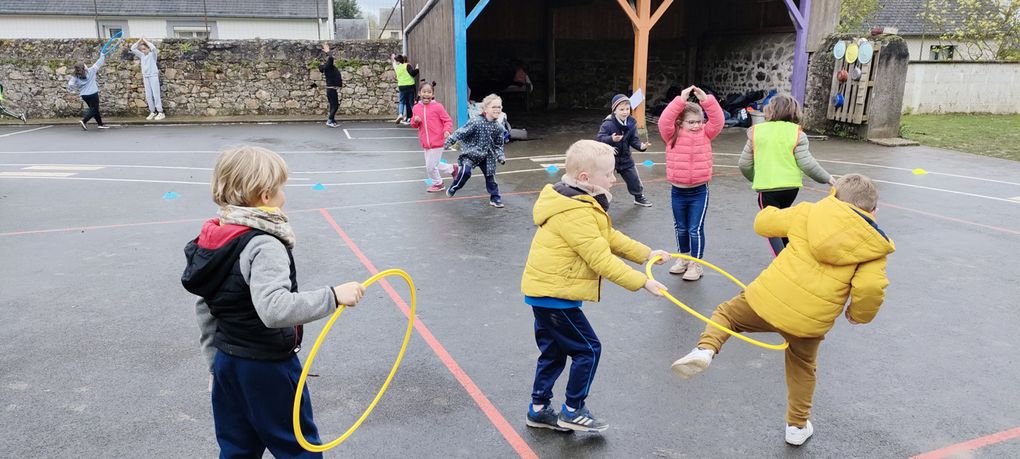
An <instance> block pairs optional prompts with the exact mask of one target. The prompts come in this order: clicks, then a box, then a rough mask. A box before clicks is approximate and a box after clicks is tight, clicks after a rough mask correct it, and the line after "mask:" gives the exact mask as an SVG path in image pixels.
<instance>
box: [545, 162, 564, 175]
mask: <svg viewBox="0 0 1020 459" xmlns="http://www.w3.org/2000/svg"><path fill="white" fill-rule="evenodd" d="M545 170H546V172H548V173H550V174H555V173H557V172H559V170H560V168H558V167H556V165H555V164H553V165H550V166H549V167H547V168H545Z"/></svg>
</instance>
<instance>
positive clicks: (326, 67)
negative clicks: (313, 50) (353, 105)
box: [319, 43, 344, 127]
mask: <svg viewBox="0 0 1020 459" xmlns="http://www.w3.org/2000/svg"><path fill="white" fill-rule="evenodd" d="M322 52H323V53H326V62H323V63H322V64H319V71H320V72H322V74H323V76H325V77H326V100H327V101H328V102H329V118H326V126H329V127H336V111H337V109H339V108H340V94H339V93H340V88H342V87H343V86H344V79H343V76H342V75H341V74H340V69H338V68H336V64H334V63H333V55H332V54H330V53H329V43H323V44H322Z"/></svg>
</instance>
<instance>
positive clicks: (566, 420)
mask: <svg viewBox="0 0 1020 459" xmlns="http://www.w3.org/2000/svg"><path fill="white" fill-rule="evenodd" d="M556 425H558V426H560V427H566V428H568V429H570V430H577V431H579V432H603V431H605V430H606V429H608V428H609V424H606V423H605V422H603V421H599V420H598V419H595V415H593V414H591V411H588V407H583V408H579V409H578V410H577V411H567V405H566V404H563V407H562V408H560V415H559V417H557V419H556Z"/></svg>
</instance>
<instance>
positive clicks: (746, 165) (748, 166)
mask: <svg viewBox="0 0 1020 459" xmlns="http://www.w3.org/2000/svg"><path fill="white" fill-rule="evenodd" d="M753 139H754V127H753V126H752V127H751V129H748V130H747V143H745V144H744V151H742V152H740V159H739V160H737V167H739V168H740V173H741V174H743V175H744V178H746V179H747V181H749V182H753V181H754V140H753Z"/></svg>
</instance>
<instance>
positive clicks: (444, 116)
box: [411, 81, 460, 193]
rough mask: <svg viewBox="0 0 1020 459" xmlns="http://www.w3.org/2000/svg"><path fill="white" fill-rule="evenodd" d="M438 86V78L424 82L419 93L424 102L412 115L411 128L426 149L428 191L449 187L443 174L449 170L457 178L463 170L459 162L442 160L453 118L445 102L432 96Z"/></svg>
mask: <svg viewBox="0 0 1020 459" xmlns="http://www.w3.org/2000/svg"><path fill="white" fill-rule="evenodd" d="M435 86H436V82H435V81H433V82H432V83H424V84H422V85H421V91H419V93H418V95H419V97H421V102H420V103H418V104H416V105H415V106H414V110H413V111H412V113H413V115H412V117H411V127H413V128H415V129H417V130H418V140H420V141H421V147H422V148H424V149H425V176H426V178H428V180H429V187H428V188H427V189H426V190H425V191H427V192H429V193H438V192H440V191H443V190H445V189H446V187H445V186H443V176H442V175H441V174H444V173H449V174H450V175H451V176H452V177H456V176H457V172H459V170H460V166H458V165H456V164H447V163H444V162H442V159H443V145H444V143H445V142H446V139H447V138H448V137H450V135H451V134H452V133H453V120H452V119H451V118H450V114H449V113H447V112H446V108H444V107H443V104H441V103H439V102H437V101H436V100H435V99H433V97H435Z"/></svg>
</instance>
